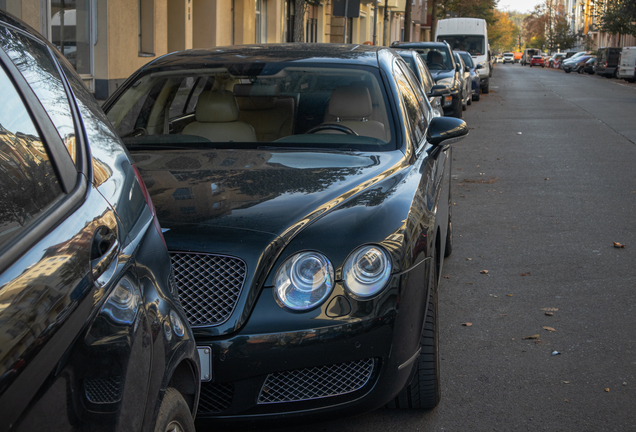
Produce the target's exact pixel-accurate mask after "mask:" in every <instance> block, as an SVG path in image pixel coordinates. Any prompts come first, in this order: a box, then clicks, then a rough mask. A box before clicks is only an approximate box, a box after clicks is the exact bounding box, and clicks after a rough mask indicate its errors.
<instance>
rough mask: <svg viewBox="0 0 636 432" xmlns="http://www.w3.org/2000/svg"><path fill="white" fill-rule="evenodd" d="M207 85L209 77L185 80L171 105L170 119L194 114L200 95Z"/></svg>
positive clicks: (187, 78)
mask: <svg viewBox="0 0 636 432" xmlns="http://www.w3.org/2000/svg"><path fill="white" fill-rule="evenodd" d="M206 83H207V77H186V78H184V79H183V81H182V82H181V85H180V86H179V90H177V94H176V95H175V97H174V99H173V100H172V104H171V105H170V118H171V119H173V118H175V117H180V116H182V115H185V114H190V113H193V112H194V108H195V107H196V102H197V100H198V99H199V94H201V92H202V91H203V88H204V87H205V84H206Z"/></svg>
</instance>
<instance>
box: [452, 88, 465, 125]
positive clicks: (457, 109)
mask: <svg viewBox="0 0 636 432" xmlns="http://www.w3.org/2000/svg"><path fill="white" fill-rule="evenodd" d="M462 111H463V107H462V95H461V94H460V95H459V98H458V99H457V106H456V107H455V110H454V111H453V114H452V117H456V118H459V119H460V118H462Z"/></svg>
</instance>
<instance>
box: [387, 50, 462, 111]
mask: <svg viewBox="0 0 636 432" xmlns="http://www.w3.org/2000/svg"><path fill="white" fill-rule="evenodd" d="M396 52H397V53H398V54H399V55H400V57H402V59H404V61H405V62H406V64H407V65H408V66H409V68H410V69H411V71H412V72H413V73H414V74H415V76H416V77H417V79H418V81H419V83H420V85H421V86H422V90H423V92H424V94H425V95H426V96H428V102H429V103H430V104H431V108H433V114H434V115H435V116H436V117H443V116H444V108H443V106H444V102H445V101H448V103H449V104H450V103H452V101H453V97H452V96H451V94H450V89H449V88H448V86H445V85H442V84H435V81H434V80H433V77H432V76H431V73H430V72H429V71H428V68H427V67H426V63H424V60H422V57H420V55H419V54H418V53H417V52H415V51H413V50H396Z"/></svg>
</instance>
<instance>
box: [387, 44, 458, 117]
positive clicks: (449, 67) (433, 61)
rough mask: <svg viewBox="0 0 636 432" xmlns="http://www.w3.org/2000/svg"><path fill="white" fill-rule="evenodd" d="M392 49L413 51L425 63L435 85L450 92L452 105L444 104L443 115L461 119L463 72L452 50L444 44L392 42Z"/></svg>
mask: <svg viewBox="0 0 636 432" xmlns="http://www.w3.org/2000/svg"><path fill="white" fill-rule="evenodd" d="M391 47H392V48H396V49H412V50H415V51H416V52H417V53H418V54H419V55H420V56H421V57H422V60H424V61H425V62H426V66H427V67H428V70H429V71H430V72H431V76H432V77H433V79H434V80H435V83H436V84H443V85H445V86H448V88H449V89H450V91H451V96H452V103H451V104H450V105H447V104H446V103H445V104H444V115H446V116H452V117H457V118H461V117H462V111H463V109H462V105H463V101H464V100H465V98H466V96H465V95H464V93H463V92H464V88H463V80H462V76H460V75H463V72H460V66H459V64H458V63H457V62H456V61H455V58H454V56H453V55H452V52H453V51H452V50H451V49H450V46H449V45H448V43H446V42H394V43H393V44H391Z"/></svg>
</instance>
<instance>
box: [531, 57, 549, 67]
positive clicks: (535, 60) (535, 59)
mask: <svg viewBox="0 0 636 432" xmlns="http://www.w3.org/2000/svg"><path fill="white" fill-rule="evenodd" d="M532 66H541V67H545V62H544V61H543V57H541V56H540V55H536V56H532V60H530V67H532Z"/></svg>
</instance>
